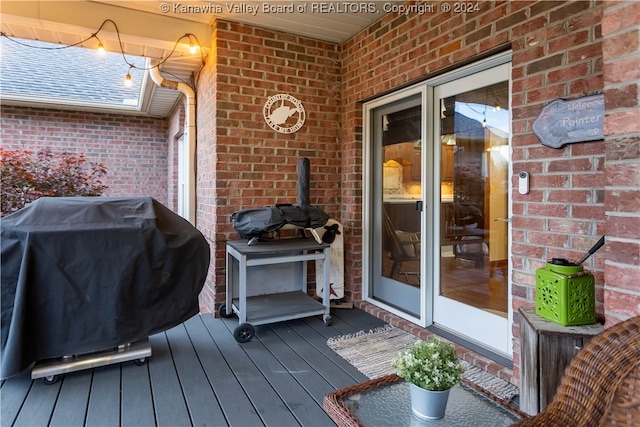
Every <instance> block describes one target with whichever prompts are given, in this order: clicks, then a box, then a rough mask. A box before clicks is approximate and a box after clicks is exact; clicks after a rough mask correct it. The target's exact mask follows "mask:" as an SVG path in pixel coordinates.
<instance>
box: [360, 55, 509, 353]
mask: <svg viewBox="0 0 640 427" xmlns="http://www.w3.org/2000/svg"><path fill="white" fill-rule="evenodd" d="M509 60H510V56H509V55H502V56H500V57H494V58H492V59H489V60H487V61H485V62H483V63H479V64H474V65H471V66H468V67H466V68H464V69H461V70H458V71H456V72H452V73H448V74H446V75H443V76H440V77H438V78H435V79H432V80H429V81H425V82H423V83H420V84H417V85H415V86H412V87H410V88H407V89H403V90H401V91H398V92H397V93H394V94H391V95H388V96H385V97H382V98H380V99H377V100H375V101H372V102H369V103H367V104H365V106H364V109H363V113H364V119H365V120H364V122H365V138H364V158H365V162H364V165H363V166H364V174H363V177H364V180H363V188H364V211H363V214H364V215H363V217H364V224H365V233H364V235H363V242H364V256H363V261H364V267H365V268H364V269H363V278H364V288H363V297H364V299H365V300H367V301H370V302H371V303H373V304H375V305H378V306H380V307H382V308H384V309H386V310H388V311H391V312H393V313H395V314H398V315H399V316H401V317H403V318H405V319H407V320H410V321H412V322H414V323H416V324H418V325H420V326H428V325H430V324H434V325H436V326H438V327H441V328H442V329H445V330H448V331H450V332H452V333H453V334H454V335H458V336H460V337H462V338H464V339H466V340H470V341H474V342H477V343H478V344H479V345H481V346H483V347H486V348H488V349H489V350H491V351H494V352H496V353H500V354H504V355H509V354H511V351H512V350H511V346H510V340H511V333H510V327H509V325H510V319H511V314H510V309H509V307H510V305H511V303H510V291H509V289H510V286H509V256H508V254H509V240H510V228H509V213H510V201H509V192H510V176H511V172H510V169H511V168H510V152H511V151H510V146H509V142H510V128H511V122H510V112H509V101H510V94H509V87H510V85H509V73H510V66H509Z"/></svg>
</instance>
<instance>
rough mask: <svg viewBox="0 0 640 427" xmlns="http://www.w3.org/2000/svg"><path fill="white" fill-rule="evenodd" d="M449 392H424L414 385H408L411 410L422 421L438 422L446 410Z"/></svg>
mask: <svg viewBox="0 0 640 427" xmlns="http://www.w3.org/2000/svg"><path fill="white" fill-rule="evenodd" d="M449 390H451V389H447V390H443V391H432V390H425V389H423V388H420V387H418V386H417V385H415V384H411V383H409V394H410V396H411V410H412V411H413V413H414V414H416V415H417V416H418V417H420V418H422V419H425V420H439V419H440V418H442V417H444V413H445V411H446V409H447V400H448V399H449Z"/></svg>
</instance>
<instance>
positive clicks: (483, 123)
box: [482, 119, 487, 128]
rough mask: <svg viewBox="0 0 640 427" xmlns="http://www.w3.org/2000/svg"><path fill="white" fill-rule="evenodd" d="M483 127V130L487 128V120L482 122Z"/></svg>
mask: <svg viewBox="0 0 640 427" xmlns="http://www.w3.org/2000/svg"><path fill="white" fill-rule="evenodd" d="M482 127H483V128H486V127H487V119H484V120H482Z"/></svg>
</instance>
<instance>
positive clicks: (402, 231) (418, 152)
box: [369, 91, 423, 318]
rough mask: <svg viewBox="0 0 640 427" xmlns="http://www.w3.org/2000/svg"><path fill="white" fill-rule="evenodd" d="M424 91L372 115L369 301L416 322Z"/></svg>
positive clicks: (382, 106)
mask: <svg viewBox="0 0 640 427" xmlns="http://www.w3.org/2000/svg"><path fill="white" fill-rule="evenodd" d="M422 97H423V92H422V91H418V92H417V93H416V91H414V93H413V94H407V95H405V96H404V97H401V98H400V99H397V100H395V101H390V102H388V103H384V104H382V105H380V106H378V107H376V108H373V109H371V110H370V113H369V117H370V123H371V128H370V132H371V135H372V138H371V149H372V156H371V159H372V160H371V164H372V166H371V167H372V172H373V177H374V179H373V183H372V185H371V199H370V200H371V204H372V209H371V213H372V224H373V228H372V236H371V246H370V248H371V254H372V255H371V260H372V262H371V266H370V268H371V275H372V281H371V288H370V297H372V298H373V299H375V300H376V301H378V302H380V303H382V304H386V305H388V306H389V307H391V308H393V309H397V310H399V311H401V312H403V313H406V314H409V315H410V316H415V317H416V318H419V317H420V315H421V310H422V305H423V304H422V303H421V295H422V294H421V284H422V280H421V268H422V263H421V262H420V260H421V257H422V245H421V224H422V202H421V200H422V182H421V181H422V140H423V139H422V135H423V126H422V123H423V120H422V117H423V111H422V105H423V102H422Z"/></svg>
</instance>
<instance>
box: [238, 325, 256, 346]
mask: <svg viewBox="0 0 640 427" xmlns="http://www.w3.org/2000/svg"><path fill="white" fill-rule="evenodd" d="M255 334H256V330H255V329H253V326H251V325H250V324H249V323H242V324H241V325H238V327H236V329H235V330H234V331H233V337H234V338H235V339H236V341H238V342H249V341H251V338H253V336H254V335H255Z"/></svg>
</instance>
